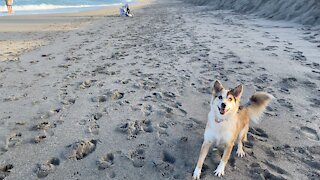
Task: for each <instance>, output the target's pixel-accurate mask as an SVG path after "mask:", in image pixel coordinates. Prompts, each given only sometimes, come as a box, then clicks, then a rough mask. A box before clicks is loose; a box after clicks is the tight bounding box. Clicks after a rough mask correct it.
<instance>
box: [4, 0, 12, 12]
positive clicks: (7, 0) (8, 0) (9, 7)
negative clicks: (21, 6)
mask: <svg viewBox="0 0 320 180" xmlns="http://www.w3.org/2000/svg"><path fill="white" fill-rule="evenodd" d="M5 1H6V6H7V9H8V14H12V4H13V0H5Z"/></svg>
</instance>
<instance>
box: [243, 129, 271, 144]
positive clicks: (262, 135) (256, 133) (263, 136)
mask: <svg viewBox="0 0 320 180" xmlns="http://www.w3.org/2000/svg"><path fill="white" fill-rule="evenodd" d="M249 134H250V135H252V136H253V137H254V138H256V139H258V140H259V141H264V142H266V141H267V140H268V138H269V136H268V134H267V133H266V132H265V131H264V130H263V129H261V128H252V127H250V128H249ZM248 138H249V137H248Z"/></svg>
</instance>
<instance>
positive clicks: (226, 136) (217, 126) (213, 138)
mask: <svg viewBox="0 0 320 180" xmlns="http://www.w3.org/2000/svg"><path fill="white" fill-rule="evenodd" d="M234 126H235V122H234V119H228V120H223V121H222V122H219V123H218V122H216V121H215V115H214V111H212V110H211V111H210V112H209V114H208V123H207V126H206V129H205V132H204V141H205V142H211V143H216V144H217V145H218V144H220V143H223V144H225V143H227V142H230V140H231V138H232V130H233V129H234V128H233V127H234Z"/></svg>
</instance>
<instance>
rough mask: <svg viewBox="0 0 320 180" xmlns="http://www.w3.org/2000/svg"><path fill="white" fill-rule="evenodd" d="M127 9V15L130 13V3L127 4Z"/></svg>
mask: <svg viewBox="0 0 320 180" xmlns="http://www.w3.org/2000/svg"><path fill="white" fill-rule="evenodd" d="M126 11H127V15H129V14H130V9H129V5H128V4H126Z"/></svg>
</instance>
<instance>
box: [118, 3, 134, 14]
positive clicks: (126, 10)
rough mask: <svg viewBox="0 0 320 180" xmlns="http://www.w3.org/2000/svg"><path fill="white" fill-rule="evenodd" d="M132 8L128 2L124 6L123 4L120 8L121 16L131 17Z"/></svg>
mask: <svg viewBox="0 0 320 180" xmlns="http://www.w3.org/2000/svg"><path fill="white" fill-rule="evenodd" d="M130 12H131V11H130V8H129V5H128V4H125V5H124V6H122V7H121V8H120V16H129V17H131V16H132V14H131V13H130Z"/></svg>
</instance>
